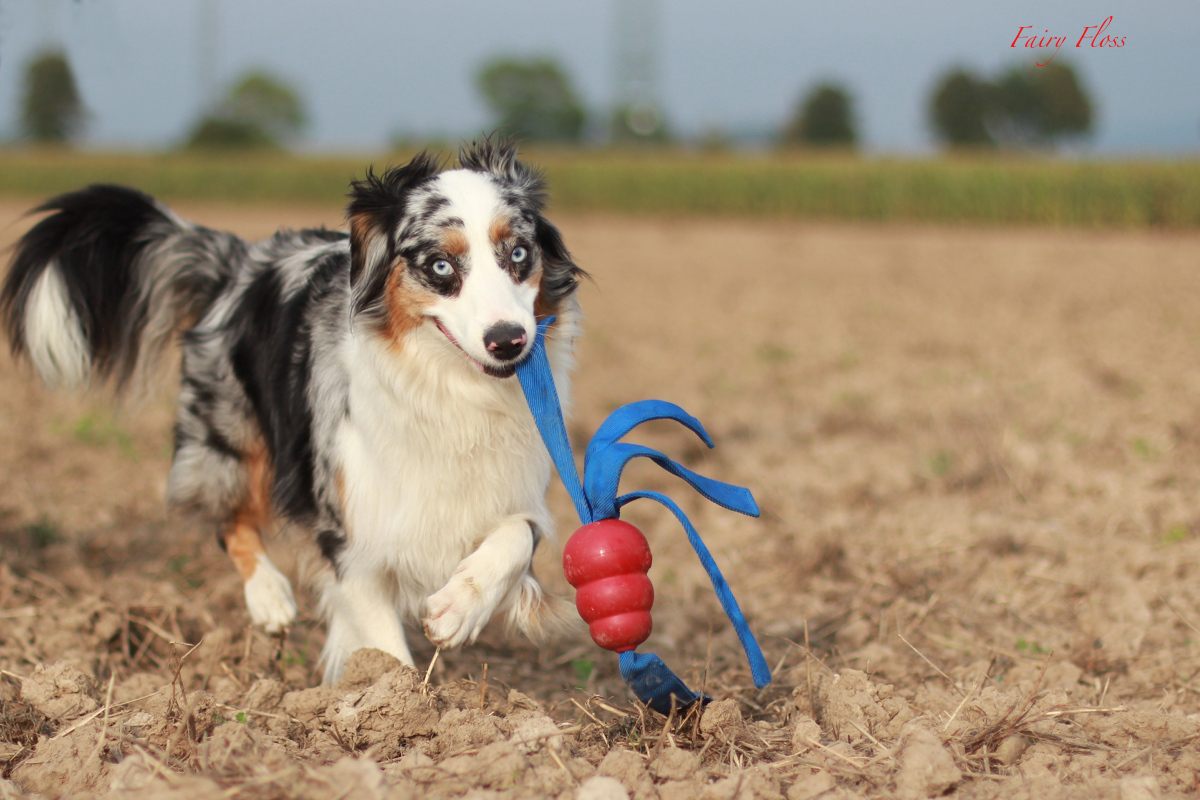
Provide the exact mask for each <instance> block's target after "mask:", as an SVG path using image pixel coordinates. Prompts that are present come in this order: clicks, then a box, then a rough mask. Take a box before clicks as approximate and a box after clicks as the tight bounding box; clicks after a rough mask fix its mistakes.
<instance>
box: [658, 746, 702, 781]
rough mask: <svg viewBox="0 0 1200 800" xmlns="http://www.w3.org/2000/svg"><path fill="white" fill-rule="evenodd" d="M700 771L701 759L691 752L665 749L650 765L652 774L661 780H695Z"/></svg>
mask: <svg viewBox="0 0 1200 800" xmlns="http://www.w3.org/2000/svg"><path fill="white" fill-rule="evenodd" d="M699 769H700V758H699V756H697V755H696V754H695V753H693V752H692V751H690V750H683V749H681V748H679V747H664V748H663V751H662V752H661V753H659V754H658V758H656V759H654V761H652V762H651V763H650V774H651V775H653V776H654V777H655V778H658V779H659V780H662V781H666V780H675V781H682V780H687V779H688V778H693V777H695V775H696V771H697V770H699Z"/></svg>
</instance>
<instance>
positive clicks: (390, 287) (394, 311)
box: [384, 240, 465, 348]
mask: <svg viewBox="0 0 1200 800" xmlns="http://www.w3.org/2000/svg"><path fill="white" fill-rule="evenodd" d="M464 241H465V240H464ZM406 269H407V267H406V265H405V263H404V260H403V259H400V260H399V261H397V262H396V266H395V267H393V268H392V274H391V275H390V276H388V282H387V289H386V290H384V307H385V308H386V310H387V337H388V339H389V342H388V346H389V347H393V348H398V347H400V346H401V343H402V342H403V340H404V337H405V336H407V335H408V334H409V333H410V332H411V331H412V330H414V329H415V328H417V327H418V326H420V325H422V324H423V323H424V322H425V309H426V308H428V307H429V306H431V305H433V304H434V302H436V298H435V297H434V296H433V295H432V294H430V293H429V292H427V291H424V290H423V289H420V288H418V287H415V286H413V285H412V281H411V280H409V281H406V280H405V279H404V278H405V275H404V272H405V270H406Z"/></svg>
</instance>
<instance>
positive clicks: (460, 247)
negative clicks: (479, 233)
mask: <svg viewBox="0 0 1200 800" xmlns="http://www.w3.org/2000/svg"><path fill="white" fill-rule="evenodd" d="M469 249H470V246H469V245H468V244H467V236H466V234H464V233H463V232H462V231H461V230H459V229H458V228H445V229H443V231H442V251H443V252H445V254H446V255H448V256H450V257H452V258H462V257H463V256H465V255H466V254H467V250H469Z"/></svg>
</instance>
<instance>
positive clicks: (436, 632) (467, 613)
mask: <svg viewBox="0 0 1200 800" xmlns="http://www.w3.org/2000/svg"><path fill="white" fill-rule="evenodd" d="M425 608H426V611H425V619H424V621H423V623H424V627H425V635H426V636H427V637H428V638H429V641H431V642H433V643H434V644H436V645H438V646H439V647H458V646H459V645H462V644H467V643H469V642H473V641H475V637H477V636H478V635H479V633H480V631H482V630H483V626H485V625H487V622H488V619H490V618H491V616H492V611H494V610H495V609H493V608H490V607H488V604H487V603H485V602H484V600H483V593H482V592H481V591H480V588H479V584H478V583H477V582H476V581H475V579H474V578H473V577H471V575H470V574H469V572H468V571H467V570H460V571H458V572H456V573H454V577H452V578H451V579H450V582H449V583H447V584H446V585H445V586H444V587H442V588H441V589H440V590H439V591H438V592H436V593H435V594H431V595H430V596H429V598H428V599H427V600H426V601H425Z"/></svg>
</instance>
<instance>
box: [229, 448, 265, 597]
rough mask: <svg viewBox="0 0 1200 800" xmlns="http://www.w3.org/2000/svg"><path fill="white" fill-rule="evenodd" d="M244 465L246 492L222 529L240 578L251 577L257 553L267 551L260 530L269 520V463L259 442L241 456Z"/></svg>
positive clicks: (254, 568) (247, 578) (248, 578)
mask: <svg viewBox="0 0 1200 800" xmlns="http://www.w3.org/2000/svg"><path fill="white" fill-rule="evenodd" d="M242 464H243V466H245V468H246V495H245V497H243V498H242V502H241V504H240V505H238V507H237V509H236V510H235V511H234V513H233V518H232V519H231V520H230V521H229V523H228V526H227V527H226V529H225V532H224V539H225V550H226V552H228V553H229V558H230V559H231V560H232V561H233V566H234V567H236V568H237V571H238V574H239V575H241V576H242V580H243V581H248V580H250V579H251V578H253V577H254V572H255V570H256V569H258V556H259V555H261V554H262V553H264V552H266V551H265V549H264V548H263V543H262V533H261V532H262V529H263V528H265V527H266V526H267V524H268V523H270V521H271V515H272V511H271V463H270V459H268V458H267V451H266V448H265V447H264V446H263V445H262V443H261V442H260V443H259V444H258V445H257V446H256V447H254V449H252V450H251V451H250V452H248V453H247V454H246V455H244V456H243V457H242Z"/></svg>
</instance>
